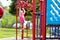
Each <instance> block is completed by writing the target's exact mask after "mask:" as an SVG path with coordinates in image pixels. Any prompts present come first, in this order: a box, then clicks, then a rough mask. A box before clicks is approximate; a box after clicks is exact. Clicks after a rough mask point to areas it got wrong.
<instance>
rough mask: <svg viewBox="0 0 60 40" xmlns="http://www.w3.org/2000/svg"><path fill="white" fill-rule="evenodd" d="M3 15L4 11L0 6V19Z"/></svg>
mask: <svg viewBox="0 0 60 40" xmlns="http://www.w3.org/2000/svg"><path fill="white" fill-rule="evenodd" d="M3 15H4V10H3V8H2V7H1V6H0V19H1V18H2V17H3Z"/></svg>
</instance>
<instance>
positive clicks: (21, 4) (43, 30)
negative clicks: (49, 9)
mask: <svg viewBox="0 0 60 40" xmlns="http://www.w3.org/2000/svg"><path fill="white" fill-rule="evenodd" d="M32 1H33V2H32V5H30V4H29V3H27V2H24V0H17V6H16V40H17V31H18V29H17V22H18V9H19V7H21V8H29V7H30V6H31V9H32V10H33V12H32V23H33V27H32V33H33V34H32V35H33V37H32V39H33V40H36V32H37V31H36V27H37V26H36V16H37V15H36V0H32ZM40 5H41V7H40V9H41V11H40V12H41V14H43V16H41V22H42V23H41V35H40V36H41V38H39V39H41V40H46V0H43V1H42V0H40ZM43 5H44V6H43ZM38 15H39V14H38ZM22 28H23V25H22ZM23 30H24V29H23ZM23 32H24V31H22V33H23ZM23 35H24V33H23V34H22V40H23V38H24V36H23Z"/></svg>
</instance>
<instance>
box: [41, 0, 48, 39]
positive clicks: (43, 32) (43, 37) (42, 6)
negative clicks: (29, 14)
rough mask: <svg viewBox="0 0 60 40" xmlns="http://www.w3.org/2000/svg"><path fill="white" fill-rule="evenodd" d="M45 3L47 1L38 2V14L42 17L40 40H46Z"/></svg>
mask: <svg viewBox="0 0 60 40" xmlns="http://www.w3.org/2000/svg"><path fill="white" fill-rule="evenodd" d="M46 1H47V0H41V1H40V9H41V10H40V12H41V14H43V16H42V18H41V19H42V25H41V26H42V35H41V36H42V40H46Z"/></svg>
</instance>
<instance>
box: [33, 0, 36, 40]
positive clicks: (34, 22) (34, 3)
mask: <svg viewBox="0 0 60 40" xmlns="http://www.w3.org/2000/svg"><path fill="white" fill-rule="evenodd" d="M32 9H33V15H32V17H33V18H32V22H33V27H32V30H33V32H32V33H33V40H35V33H36V32H35V28H36V26H35V25H36V15H35V13H36V0H33V7H32Z"/></svg>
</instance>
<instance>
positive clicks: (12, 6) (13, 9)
mask: <svg viewBox="0 0 60 40" xmlns="http://www.w3.org/2000/svg"><path fill="white" fill-rule="evenodd" d="M16 1H17V0H11V2H12V3H11V5H10V6H9V7H10V10H9V12H10V13H11V14H13V15H16V5H15V4H16ZM24 1H25V2H26V1H29V3H31V4H32V0H24ZM38 5H39V0H37V7H36V10H39V6H38ZM27 13H29V15H32V13H31V10H27ZM30 13H31V14H30Z"/></svg>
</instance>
